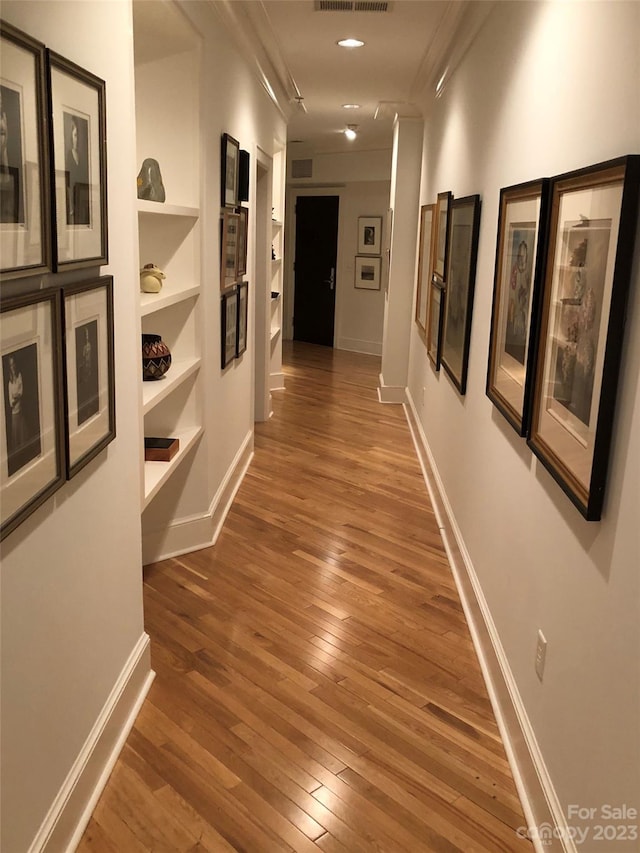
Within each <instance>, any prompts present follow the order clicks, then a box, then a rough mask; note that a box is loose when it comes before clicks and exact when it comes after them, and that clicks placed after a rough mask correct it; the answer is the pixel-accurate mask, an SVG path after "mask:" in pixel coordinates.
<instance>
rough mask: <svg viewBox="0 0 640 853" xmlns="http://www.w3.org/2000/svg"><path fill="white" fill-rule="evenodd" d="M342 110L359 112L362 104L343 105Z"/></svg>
mask: <svg viewBox="0 0 640 853" xmlns="http://www.w3.org/2000/svg"><path fill="white" fill-rule="evenodd" d="M342 109H343V110H359V109H360V104H343V105H342Z"/></svg>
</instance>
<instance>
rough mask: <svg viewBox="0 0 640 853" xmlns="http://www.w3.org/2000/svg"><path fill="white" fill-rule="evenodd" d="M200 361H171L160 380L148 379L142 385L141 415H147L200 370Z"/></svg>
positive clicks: (197, 358) (185, 359) (193, 358)
mask: <svg viewBox="0 0 640 853" xmlns="http://www.w3.org/2000/svg"><path fill="white" fill-rule="evenodd" d="M201 364H202V359H201V358H199V357H197V356H194V357H192V358H184V359H173V360H172V362H171V367H170V368H169V371H168V373H165V375H164V376H163V377H162V378H161V379H150V380H147V381H146V382H143V383H142V413H143V414H144V415H146V414H148V413H149V412H150V411H151V410H152V409H153V408H154V407H155V406H157V405H158V403H161V402H162V401H163V400H164V399H166V398H167V397H168V396H169V394H171V393H172V392H173V391H175V390H176V389H177V388H179V387H180V386H181V385H182V383H183V382H186V381H187V379H188V378H189V377H190V376H192V375H193V374H194V373H196V371H198V370H200V366H201Z"/></svg>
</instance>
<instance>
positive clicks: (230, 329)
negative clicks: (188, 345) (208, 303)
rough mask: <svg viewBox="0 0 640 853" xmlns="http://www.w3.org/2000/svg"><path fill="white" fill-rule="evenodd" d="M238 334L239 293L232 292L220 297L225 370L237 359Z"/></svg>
mask: <svg viewBox="0 0 640 853" xmlns="http://www.w3.org/2000/svg"><path fill="white" fill-rule="evenodd" d="M237 334H238V291H237V290H230V291H229V292H228V293H223V294H222V296H221V297H220V345H221V365H222V369H223V370H224V369H225V367H227V366H228V365H229V364H230V363H231V362H232V361H233V360H234V358H235V357H236V346H237Z"/></svg>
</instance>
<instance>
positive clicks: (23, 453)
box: [0, 289, 66, 540]
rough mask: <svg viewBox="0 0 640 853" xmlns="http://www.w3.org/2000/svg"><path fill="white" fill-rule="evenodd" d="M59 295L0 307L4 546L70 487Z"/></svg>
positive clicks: (37, 295) (0, 532)
mask: <svg viewBox="0 0 640 853" xmlns="http://www.w3.org/2000/svg"><path fill="white" fill-rule="evenodd" d="M60 305H61V299H60V291H59V290H58V289H56V290H52V289H50V290H39V291H35V292H33V293H29V294H26V295H24V296H18V297H13V298H10V299H3V300H2V304H1V305H0V319H1V324H0V330H1V335H0V346H1V349H2V357H1V372H2V386H3V390H2V395H1V401H2V402H1V405H2V415H1V416H0V473H1V476H0V540H2V539H4V538H5V537H6V536H8V535H9V534H10V533H12V532H13V531H14V530H15V529H16V528H17V527H18V526H19V525H20V524H22V522H23V521H24V520H25V519H26V518H28V517H29V516H30V515H31V514H32V513H33V512H34V511H35V510H36V509H37V508H38V507H39V506H41V505H42V504H43V503H44V502H45V501H46V500H47V499H48V498H49V497H51V495H52V494H53V493H54V492H56V491H57V489H59V488H60V486H61V485H62V484H63V483H64V481H65V476H66V467H65V444H64V422H63V380H62V320H61V307H60Z"/></svg>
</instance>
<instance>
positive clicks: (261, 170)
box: [247, 146, 273, 423]
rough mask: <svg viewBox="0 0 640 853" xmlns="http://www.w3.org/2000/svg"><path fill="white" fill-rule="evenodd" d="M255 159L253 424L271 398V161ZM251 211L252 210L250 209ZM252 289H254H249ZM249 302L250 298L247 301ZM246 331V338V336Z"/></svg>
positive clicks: (265, 415) (266, 412) (266, 413)
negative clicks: (269, 330)
mask: <svg viewBox="0 0 640 853" xmlns="http://www.w3.org/2000/svg"><path fill="white" fill-rule="evenodd" d="M254 153H255V157H254V164H255V165H254V170H255V202H254V205H253V206H254V210H255V219H254V222H255V232H254V239H253V241H252V242H253V245H254V246H255V250H254V262H255V263H254V269H253V282H252V283H251V284H250V285H249V293H250V294H251V292H252V291H253V312H252V313H253V316H254V318H255V319H254V328H253V334H254V363H253V401H252V403H253V406H252V408H253V411H252V418H251V421H252V423H253V422H254V421H266V420H269V417H270V416H271V394H270V391H269V375H270V364H271V362H270V357H269V335H268V332H267V323H268V320H269V304H270V300H271V293H270V289H271V288H270V282H271V276H270V272H271V260H270V258H271V253H270V251H269V247H270V245H271V197H272V172H273V158H272V157H270V156H269V155H268V154H266V153H265V152H264V151H263V150H262V149H261V148H259V147H258V146H256V148H255V152H254ZM249 210H251V206H250V207H249ZM252 285H253V286H252ZM250 298H251V297H250ZM249 333H250V332H249V330H247V334H249Z"/></svg>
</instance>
